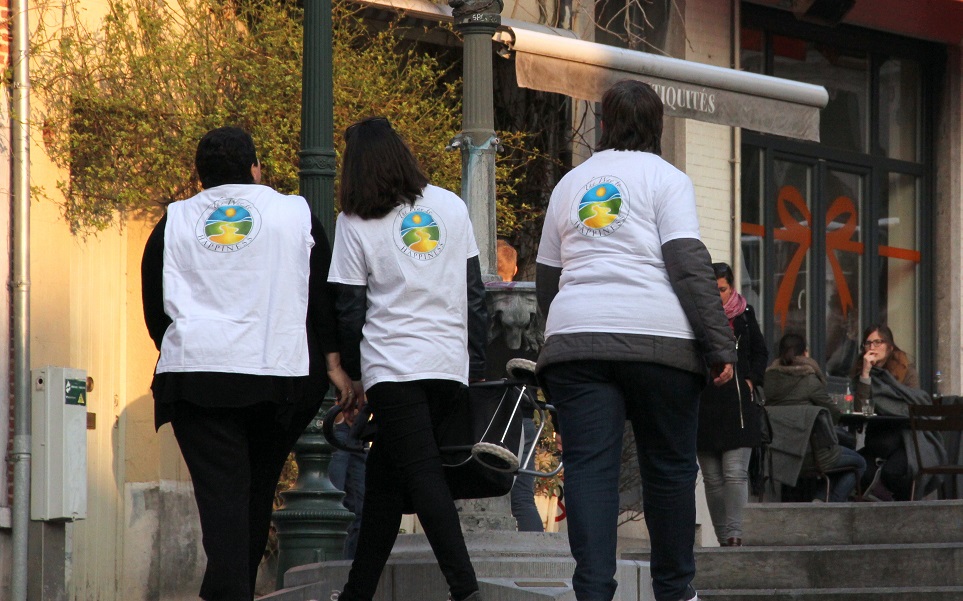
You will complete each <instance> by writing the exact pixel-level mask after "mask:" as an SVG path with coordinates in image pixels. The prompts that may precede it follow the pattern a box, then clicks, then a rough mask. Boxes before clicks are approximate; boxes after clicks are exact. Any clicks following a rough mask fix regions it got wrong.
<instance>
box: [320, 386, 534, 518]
mask: <svg viewBox="0 0 963 601" xmlns="http://www.w3.org/2000/svg"><path fill="white" fill-rule="evenodd" d="M516 393H518V394H516ZM519 395H520V391H519V389H518V388H517V387H515V386H513V385H511V384H509V383H508V382H506V381H504V380H497V381H493V382H477V383H472V384H471V385H470V386H462V387H460V388H459V389H458V392H457V393H456V394H455V396H454V398H452V399H451V401H450V402H451V403H452V405H451V407H450V411H449V412H448V413H447V414H446V415H445V416H444V418H443V419H442V420H441V421H440V422H439V424H438V425H437V426H436V427H435V431H434V434H435V441H436V442H437V444H438V451H439V454H440V455H441V462H442V466H443V468H444V473H445V481H446V482H447V484H448V489H449V490H450V491H451V496H452V498H453V499H456V500H457V499H485V498H490V497H500V496H502V495H506V494H508V492H509V491H511V489H512V485H513V484H514V482H515V474H514V469H493V468H492V467H490V465H489V461H490V459H489V458H488V457H489V456H486V463H482V462H481V461H479V460H478V459H476V457H475V456H474V455H473V454H472V449H473V448H475V447H476V446H478V443H486V444H485V446H486V447H487V448H489V449H490V448H492V447H495V446H498V447H500V448H503V449H504V451H505V452H506V453H507V454H512V455H513V457H514V458H515V459H516V461H515V465H516V466H517V457H518V454H519V452H520V451H521V448H522V412H521V411H520V410H519V404H520V402H521V401H520V400H519V399H517V397H518V396H519ZM340 412H341V407H339V406H338V405H335V406H333V407H332V408H331V409H329V410H328V412H327V413H326V414H325V416H324V419H323V422H322V427H321V432H322V434H323V435H324V437H325V439H327V441H328V442H329V443H330V444H331V445H332V446H334V447H335V448H337V449H341V450H345V451H354V452H357V451H358V450H360V448H361V447H346V446H345V445H343V444H342V443H340V442H339V441H337V439H336V438H335V436H334V421H335V418H336V417H337V415H338V413H340ZM370 417H371V411H370V409H369V407H368V406H367V405H366V406H365V407H364V408H363V409H362V411H361V413H359V415H358V418H357V419H356V421H355V426H354V427H353V428H352V435H353V436H355V437H357V438H358V439H359V440H361V441H364V442H370V441H372V440H374V439H375V437H376V435H377V424H378V422H377V417H375V419H374V420H371V421H369V418H370ZM402 512H403V513H413V512H414V506H413V504H412V502H411V499H410V498H409V496H408V495H405V496H404V499H403V501H402Z"/></svg>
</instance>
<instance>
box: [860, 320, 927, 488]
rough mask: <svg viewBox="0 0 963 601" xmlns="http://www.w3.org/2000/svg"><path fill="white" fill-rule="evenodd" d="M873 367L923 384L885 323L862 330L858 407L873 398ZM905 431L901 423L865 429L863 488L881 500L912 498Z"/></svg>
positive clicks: (898, 378) (902, 381)
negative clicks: (865, 466)
mask: <svg viewBox="0 0 963 601" xmlns="http://www.w3.org/2000/svg"><path fill="white" fill-rule="evenodd" d="M874 368H875V369H881V370H883V371H886V372H889V374H890V375H892V376H893V378H894V379H895V380H896V381H897V382H899V383H900V384H902V385H903V386H906V387H908V388H919V387H920V377H919V374H918V373H917V372H916V368H915V367H914V366H913V363H912V362H911V361H910V358H909V356H908V355H907V354H906V353H905V352H903V351H902V350H900V348H899V347H898V346H896V343H895V342H894V341H893V331H892V330H890V329H889V327H887V326H886V325H885V324H882V323H878V324H873V325H871V326H869V327H868V328H866V330H865V331H864V332H863V352H862V353H861V354H860V355H859V357H857V358H856V362H855V363H854V364H853V369H852V373H851V377H852V378H853V380H854V381H855V389H856V407H857V408H861V407H862V406H863V405H864V404H865V403H866V402H867V401H868V400H869V399H870V398H872V389H873V375H872V374H873V370H874ZM902 430H903V426H900V425H899V424H896V425H892V424H890V425H885V424H869V425H868V426H867V428H866V446H865V448H863V449H862V450H861V451H860V452H861V453H862V454H863V456H864V457H865V458H866V460H867V462H868V463H869V464H870V466H871V469H870V470H868V471H867V473H866V475H865V476H864V479H863V487H864V489H865V490H866V491H867V492H869V493H871V494H872V495H873V496H875V497H876V498H878V499H880V500H884V501H889V500H893V499H895V500H899V501H905V500H908V499H909V497H910V490H911V489H912V486H913V475H912V466H910V465H909V459H908V455H907V452H906V445H905V444H904V442H903V438H904V437H903V433H902ZM877 469H879V471H880V473H879V477H877V476H876V471H877ZM870 489H872V490H870Z"/></svg>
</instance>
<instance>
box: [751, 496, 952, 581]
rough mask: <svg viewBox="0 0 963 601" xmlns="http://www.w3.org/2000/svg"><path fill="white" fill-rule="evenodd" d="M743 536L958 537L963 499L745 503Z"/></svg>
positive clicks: (868, 540)
mask: <svg viewBox="0 0 963 601" xmlns="http://www.w3.org/2000/svg"><path fill="white" fill-rule="evenodd" d="M742 539H743V544H747V545H753V546H756V545H763V546H775V545H787V546H801V545H872V544H883V545H894V544H905V543H959V542H963V500H952V501H917V502H905V503H899V502H896V503H750V504H749V505H747V506H746V509H745V516H744V518H743V536H742ZM961 599H963V597H961Z"/></svg>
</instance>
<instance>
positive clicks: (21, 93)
mask: <svg viewBox="0 0 963 601" xmlns="http://www.w3.org/2000/svg"><path fill="white" fill-rule="evenodd" d="M27 1H28V0H13V3H12V7H11V8H12V9H13V32H12V33H13V36H12V37H13V39H12V40H11V42H12V51H13V57H12V58H13V114H12V115H11V117H12V118H11V122H12V123H11V128H10V132H11V142H12V144H11V146H12V156H13V170H12V171H13V232H12V233H13V245H12V246H13V273H12V276H13V277H12V279H11V281H10V296H11V302H12V305H13V327H12V331H11V335H12V338H13V340H12V343H13V391H14V403H15V404H14V417H13V423H14V430H13V452H12V453H11V455H10V461H11V462H12V463H13V515H12V522H13V524H12V525H13V549H12V551H13V571H12V578H11V593H12V597H11V599H12V601H26V599H27V557H28V543H27V528H28V526H29V524H30V442H31V441H30V396H29V395H30V385H29V382H30V76H29V60H30V52H29V49H30V29H29V24H28V20H27V8H28V7H27Z"/></svg>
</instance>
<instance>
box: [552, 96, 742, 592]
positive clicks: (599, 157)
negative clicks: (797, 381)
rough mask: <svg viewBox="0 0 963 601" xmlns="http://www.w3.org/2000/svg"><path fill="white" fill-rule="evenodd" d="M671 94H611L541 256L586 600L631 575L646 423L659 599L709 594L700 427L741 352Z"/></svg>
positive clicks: (579, 576) (577, 581)
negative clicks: (626, 439)
mask: <svg viewBox="0 0 963 601" xmlns="http://www.w3.org/2000/svg"><path fill="white" fill-rule="evenodd" d="M662 113H663V106H662V100H661V99H660V98H659V95H658V94H656V93H655V91H654V90H653V89H652V88H651V87H650V86H649V85H647V84H644V83H642V82H639V81H631V80H623V81H620V82H618V83H616V84H615V85H614V86H612V87H611V88H610V89H609V90H607V91H606V92H605V94H604V95H603V96H602V132H603V133H602V138H601V140H599V148H598V152H596V153H595V154H594V155H593V156H592V157H591V158H590V159H588V160H587V161H585V162H584V163H582V164H581V165H579V166H578V167H576V168H575V169H572V170H571V171H569V172H568V174H566V175H565V177H563V178H562V179H561V181H560V182H559V183H558V185H557V186H555V189H554V190H553V191H552V198H551V200H550V201H549V205H548V210H547V211H546V213H545V225H544V227H543V228H542V238H541V243H540V244H539V248H538V259H537V265H536V270H537V271H536V274H535V275H536V288H537V296H538V304H539V307H540V308H541V310H542V313H543V314H544V315H545V316H546V324H545V345H544V346H543V347H542V350H541V353H540V354H539V357H538V370H539V378H540V380H541V381H542V383H543V385H544V388H543V390H545V391H546V393H547V394H548V396H549V398H550V399H551V401H552V403H553V404H554V405H555V407H556V408H557V409H558V417H559V428H560V430H561V431H562V435H563V437H564V439H565V441H564V445H563V449H562V461H563V462H564V463H565V500H566V507H567V509H568V524H569V526H568V540H569V544H570V545H571V547H572V556H573V557H574V558H575V573H574V574H573V576H572V588H574V589H575V596H576V597H577V598H578V599H579V601H611V599H612V598H613V597H614V596H615V592H616V587H617V586H618V583H617V582H616V580H615V572H616V565H617V564H616V540H617V534H618V532H617V529H618V517H619V468H620V466H621V457H622V432H623V430H624V428H625V421H626V420H627V419H628V420H630V421H631V422H632V428H633V430H634V432H635V440H636V446H637V449H638V455H639V467H640V470H641V477H642V498H643V510H644V511H645V524H646V527H647V528H648V530H649V537H650V539H651V541H652V589H653V591H654V592H655V599H656V601H697V600H698V595H697V594H696V591H695V589H693V588H692V584H691V582H692V579H693V577H694V576H695V571H696V566H695V556H694V555H693V551H692V546H693V544H694V543H695V482H696V477H697V476H698V473H699V466H698V464H697V463H696V430H697V427H696V423H697V421H698V416H699V393H700V392H701V391H702V389H703V388H705V386H706V366H710V368H711V370H712V378H711V379H712V380H714V383H715V384H716V385H722V384H724V383H726V382H728V381H729V380H730V379H732V372H733V368H732V363H733V362H734V361H735V359H736V349H735V344H734V339H733V336H732V330H731V329H730V328H729V326H728V324H727V323H726V319H725V314H724V313H723V311H722V307H721V306H720V305H719V293H718V291H717V290H716V286H715V279H714V278H713V275H712V267H711V264H712V263H711V260H710V259H709V251H708V250H707V249H706V247H705V245H704V244H703V243H702V241H701V240H700V239H699V220H698V218H697V215H696V201H695V191H694V189H693V186H692V181H691V180H690V179H689V178H688V176H686V174H684V173H682V172H681V171H679V170H678V169H676V168H675V167H673V166H672V165H670V164H669V163H668V162H666V161H664V160H663V159H662V158H661V157H660V156H659V154H660V153H661V142H660V140H661V136H662Z"/></svg>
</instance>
